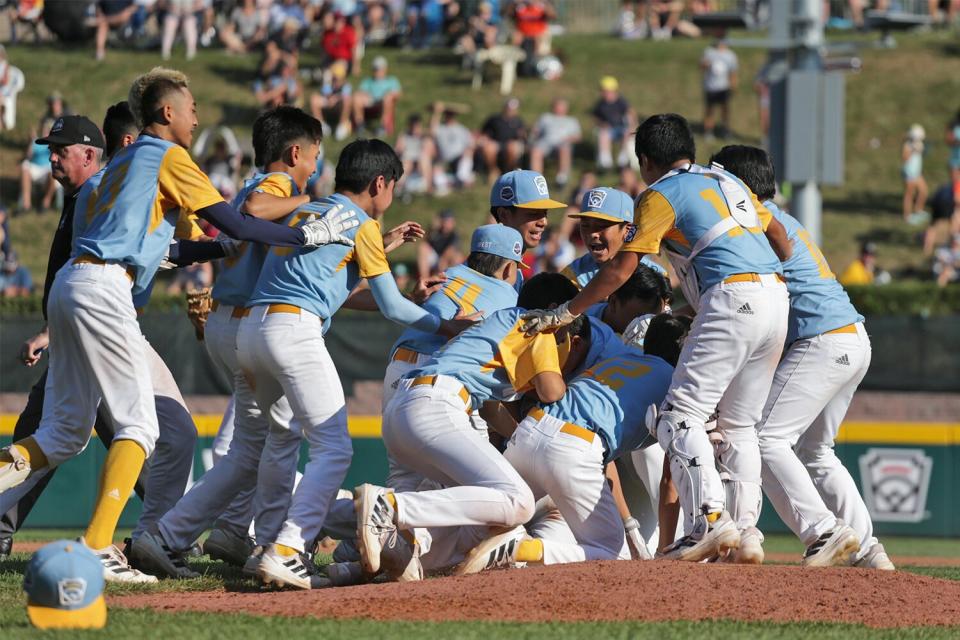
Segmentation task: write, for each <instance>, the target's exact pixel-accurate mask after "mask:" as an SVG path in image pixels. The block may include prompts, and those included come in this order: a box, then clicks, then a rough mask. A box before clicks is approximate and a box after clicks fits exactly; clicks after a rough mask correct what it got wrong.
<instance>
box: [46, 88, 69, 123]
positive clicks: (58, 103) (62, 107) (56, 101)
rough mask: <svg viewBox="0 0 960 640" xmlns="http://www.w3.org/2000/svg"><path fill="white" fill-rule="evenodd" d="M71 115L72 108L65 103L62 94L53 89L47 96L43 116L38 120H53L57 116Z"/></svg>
mask: <svg viewBox="0 0 960 640" xmlns="http://www.w3.org/2000/svg"><path fill="white" fill-rule="evenodd" d="M72 115H73V109H71V108H70V107H69V106H67V103H66V102H64V100H63V94H61V93H60V92H59V91H54V92H52V93H51V94H50V95H48V96H47V110H46V111H45V112H44V114H43V117H42V118H40V122H41V123H42V122H44V121H46V120H49V121H50V122H53V121H55V120H56V119H57V118H62V117H63V116H72Z"/></svg>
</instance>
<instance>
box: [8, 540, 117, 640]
mask: <svg viewBox="0 0 960 640" xmlns="http://www.w3.org/2000/svg"><path fill="white" fill-rule="evenodd" d="M23 590H24V591H26V592H27V616H28V617H29V618H30V622H31V623H33V626H35V627H37V628H39V629H101V628H103V626H104V625H105V624H106V623H107V605H106V603H105V602H104V600H103V565H101V564H100V560H99V559H97V556H96V555H94V553H93V552H92V551H91V550H90V549H88V548H87V547H86V545H84V544H83V543H82V542H76V541H73V540H58V541H57V542H51V543H50V544H48V545H46V546H44V547H41V548H40V550H38V551H37V552H36V553H35V554H33V557H32V558H30V562H29V563H28V564H27V571H26V573H25V574H24V576H23Z"/></svg>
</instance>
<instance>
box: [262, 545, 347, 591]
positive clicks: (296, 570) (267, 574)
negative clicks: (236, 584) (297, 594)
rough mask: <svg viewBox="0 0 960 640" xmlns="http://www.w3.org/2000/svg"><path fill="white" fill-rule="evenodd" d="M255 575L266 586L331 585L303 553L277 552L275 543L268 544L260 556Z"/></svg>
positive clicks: (307, 586) (319, 586) (315, 586)
mask: <svg viewBox="0 0 960 640" xmlns="http://www.w3.org/2000/svg"><path fill="white" fill-rule="evenodd" d="M257 575H259V576H260V579H261V580H262V581H263V583H264V584H265V585H267V586H268V587H269V586H270V585H276V586H278V587H287V586H290V587H296V588H297V589H323V588H324V587H329V586H332V582H331V581H330V579H328V578H327V577H326V576H322V575H320V571H319V570H318V569H317V565H315V564H314V563H313V560H311V559H310V558H309V556H307V555H306V554H304V553H296V554H294V555H292V556H284V555H280V554H279V553H277V547H276V545H273V544H271V545H269V546H268V547H267V548H266V550H265V551H264V552H263V555H262V556H261V558H260V566H259V567H257Z"/></svg>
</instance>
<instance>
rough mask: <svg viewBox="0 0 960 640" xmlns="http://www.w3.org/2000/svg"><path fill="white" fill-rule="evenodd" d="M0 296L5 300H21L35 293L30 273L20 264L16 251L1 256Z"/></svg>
mask: <svg viewBox="0 0 960 640" xmlns="http://www.w3.org/2000/svg"><path fill="white" fill-rule="evenodd" d="M0 261H2V263H3V264H2V266H0V295H3V297H4V298H19V297H22V296H28V295H30V294H31V293H33V278H32V277H31V276H30V271H29V270H28V269H27V268H26V267H25V266H23V265H22V264H20V260H19V258H18V256H17V252H16V251H10V252H9V253H6V254H2V255H0Z"/></svg>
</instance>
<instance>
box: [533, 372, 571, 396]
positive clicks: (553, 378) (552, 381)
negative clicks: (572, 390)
mask: <svg viewBox="0 0 960 640" xmlns="http://www.w3.org/2000/svg"><path fill="white" fill-rule="evenodd" d="M533 388H534V390H535V391H536V392H537V397H538V398H540V402H548V403H549V402H557V401H558V400H560V399H561V398H563V394H565V393H566V392H567V383H566V382H564V381H563V376H562V375H560V374H559V373H556V372H555V371H544V372H543V373H538V374H537V375H535V376H533Z"/></svg>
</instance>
